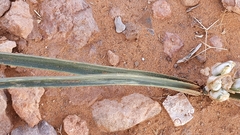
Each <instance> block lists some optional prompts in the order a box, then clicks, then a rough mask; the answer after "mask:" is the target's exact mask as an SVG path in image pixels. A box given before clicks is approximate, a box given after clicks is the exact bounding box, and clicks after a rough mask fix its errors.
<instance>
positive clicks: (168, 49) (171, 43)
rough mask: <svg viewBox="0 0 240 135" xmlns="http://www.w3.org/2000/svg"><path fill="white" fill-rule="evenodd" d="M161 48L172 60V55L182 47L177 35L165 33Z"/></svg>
mask: <svg viewBox="0 0 240 135" xmlns="http://www.w3.org/2000/svg"><path fill="white" fill-rule="evenodd" d="M163 47H164V53H166V54H167V55H168V56H169V57H170V58H172V56H173V54H175V53H176V52H177V51H178V50H179V49H180V48H182V47H183V41H182V40H181V38H180V37H179V36H178V35H177V34H174V33H170V32H166V34H165V37H164V41H163Z"/></svg>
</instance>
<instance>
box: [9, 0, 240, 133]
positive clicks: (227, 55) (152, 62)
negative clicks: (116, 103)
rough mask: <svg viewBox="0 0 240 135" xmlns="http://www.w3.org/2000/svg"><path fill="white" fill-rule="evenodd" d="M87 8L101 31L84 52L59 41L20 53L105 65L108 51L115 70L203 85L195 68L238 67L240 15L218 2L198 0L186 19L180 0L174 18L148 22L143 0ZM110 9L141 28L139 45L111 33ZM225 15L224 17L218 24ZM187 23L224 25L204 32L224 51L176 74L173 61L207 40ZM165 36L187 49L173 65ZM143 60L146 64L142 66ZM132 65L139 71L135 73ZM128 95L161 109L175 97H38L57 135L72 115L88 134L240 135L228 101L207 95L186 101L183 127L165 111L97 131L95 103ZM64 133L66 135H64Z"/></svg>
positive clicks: (155, 93)
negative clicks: (189, 111) (188, 110)
mask: <svg viewBox="0 0 240 135" xmlns="http://www.w3.org/2000/svg"><path fill="white" fill-rule="evenodd" d="M39 2H41V1H39ZM87 2H88V3H89V4H90V6H91V7H92V10H93V16H94V18H95V20H96V22H97V25H98V27H99V32H97V33H95V34H93V35H92V36H91V39H90V40H89V41H88V43H87V45H85V46H84V47H83V48H81V49H74V48H71V47H72V46H68V45H66V44H61V43H59V42H56V43H54V41H47V40H41V41H38V42H35V41H31V40H29V41H28V46H27V47H25V48H24V49H23V51H21V52H22V53H24V54H32V55H37V56H47V57H56V58H60V59H67V60H74V61H80V62H88V63H95V64H101V65H109V66H110V63H109V62H108V58H107V52H108V50H112V51H113V52H114V53H115V54H117V55H118V56H119V57H120V62H119V64H118V65H117V67H122V68H129V69H140V70H145V71H153V72H157V73H164V74H168V75H173V76H177V77H182V78H186V79H189V80H191V81H193V82H197V83H198V84H199V85H204V84H205V82H206V79H207V77H205V76H203V75H202V74H200V72H199V71H200V69H202V68H205V67H211V66H212V65H213V64H215V63H216V62H223V61H227V60H234V61H238V60H239V57H240V52H239V42H240V38H239V35H240V32H239V31H240V15H238V14H236V13H228V12H227V13H223V12H224V7H223V6H222V3H221V1H220V0H201V3H200V4H199V7H197V8H196V9H194V10H193V11H191V12H189V13H186V9H187V7H185V6H183V5H182V4H181V2H180V0H168V2H169V4H170V5H171V10H172V16H171V17H170V18H167V19H164V20H158V19H155V18H153V17H152V10H151V7H152V4H148V3H147V0H141V1H139V0H125V1H122V0H111V1H110V0H87ZM112 7H118V8H119V9H120V10H121V12H122V13H123V16H122V20H123V22H124V23H127V22H130V23H134V24H136V25H139V27H140V28H141V29H140V31H139V38H138V39H137V40H136V41H134V40H131V41H129V40H126V39H125V36H124V34H117V33H116V32H115V26H114V20H113V19H112V18H111V16H110V15H109V13H110V10H111V8H112ZM38 8H39V7H38V4H36V5H31V10H33V9H38ZM146 13H150V14H149V15H150V17H151V19H152V28H153V29H154V32H155V35H151V34H150V33H149V32H148V31H147V29H146V27H145V26H143V25H142V24H141V23H140V22H139V19H140V18H141V17H142V16H143V15H145V14H146ZM32 14H33V15H35V14H34V13H33V12H32ZM223 15H224V18H223V19H222V16H223ZM192 17H196V18H198V19H199V20H201V21H202V23H203V24H204V25H205V26H209V25H210V24H211V23H213V22H215V21H216V20H217V19H220V20H221V19H222V22H221V23H217V25H215V26H214V27H213V28H212V29H211V30H210V31H209V34H208V37H209V38H211V37H212V36H215V35H217V36H219V37H220V38H221V39H222V42H223V47H224V48H226V49H227V51H221V52H218V51H216V50H214V49H211V50H209V51H207V60H206V62H205V63H201V62H199V61H198V60H197V59H191V60H190V61H188V62H186V63H182V64H179V66H178V67H174V64H175V62H176V61H177V60H178V59H180V58H182V57H184V56H185V55H187V54H188V52H189V51H190V50H191V49H192V48H194V47H196V46H197V45H198V44H199V43H200V42H201V41H204V38H202V39H199V38H196V39H195V38H194V36H195V34H194V32H197V31H198V32H199V33H203V34H204V31H203V30H202V29H200V28H199V27H198V26H199V25H198V24H197V23H196V22H195V21H194V20H193V18H192ZM43 19H44V18H43ZM223 29H225V31H226V33H225V34H221V33H222V31H223ZM165 32H171V33H176V34H178V35H179V36H180V38H181V39H182V40H183V42H184V46H183V47H182V48H181V49H180V50H179V51H177V53H175V54H173V57H172V58H168V57H167V55H166V54H165V53H164V52H163V50H164V49H163V43H162V41H163V38H164V35H165ZM43 36H44V35H43ZM208 42H209V41H208ZM46 46H47V47H46ZM93 47H95V48H96V50H95V52H94V55H90V53H89V52H90V50H91V48H93ZM202 49H203V48H202ZM142 58H144V59H145V60H144V61H142ZM135 62H138V63H139V64H138V65H137V66H135ZM5 73H6V74H7V76H8V77H10V76H39V75H46V76H51V75H58V73H54V72H49V71H43V70H32V69H31V70H30V69H27V70H25V69H23V68H17V69H14V68H13V69H11V68H8V69H7V70H6V71H5ZM131 93H141V94H143V95H145V96H148V97H150V98H152V99H153V100H155V101H158V102H159V103H160V104H161V103H162V102H163V100H164V99H165V98H166V97H167V95H173V94H174V93H176V92H174V91H172V90H168V89H160V88H152V87H133V86H106V87H77V88H46V92H45V94H44V95H43V97H42V98H41V102H40V112H41V115H42V117H43V119H45V120H46V121H47V122H48V123H50V124H51V125H53V126H54V127H55V129H58V128H59V127H60V126H61V124H62V121H63V119H64V118H65V117H66V116H67V115H72V114H76V115H78V116H79V117H81V118H82V119H84V120H86V122H87V125H88V128H89V131H90V134H91V135H126V134H129V135H163V134H164V135H168V134H173V135H174V134H176V135H179V134H181V135H191V134H240V133H239V132H240V128H239V124H240V113H239V111H240V108H239V107H238V106H237V105H236V104H235V103H233V102H231V101H226V102H221V103H219V102H214V101H212V100H211V99H209V98H208V97H206V96H199V97H194V96H188V99H189V101H190V102H191V104H192V105H193V107H194V108H195V113H194V118H193V119H192V120H191V121H190V122H189V123H187V124H186V125H184V126H181V127H174V125H173V123H172V121H171V119H170V117H169V116H168V114H167V112H166V111H165V110H164V109H163V110H162V112H161V113H160V114H159V115H157V116H155V117H154V118H151V119H148V120H146V121H145V122H142V123H140V124H138V125H136V126H134V127H133V128H130V129H128V130H125V131H119V132H114V133H105V132H102V131H101V130H99V128H98V127H97V125H96V123H95V122H94V120H93V118H92V115H91V105H92V104H93V103H94V102H95V101H100V100H102V99H120V98H121V97H123V96H126V95H129V94H131ZM10 104H11V102H9V105H8V109H7V113H8V114H9V115H10V116H11V120H12V121H13V124H14V127H18V126H19V125H21V124H24V121H22V120H21V119H20V118H19V117H18V116H17V114H15V112H14V111H13V109H12V108H11V107H10ZM62 134H63V135H66V133H65V132H64V131H63V130H62Z"/></svg>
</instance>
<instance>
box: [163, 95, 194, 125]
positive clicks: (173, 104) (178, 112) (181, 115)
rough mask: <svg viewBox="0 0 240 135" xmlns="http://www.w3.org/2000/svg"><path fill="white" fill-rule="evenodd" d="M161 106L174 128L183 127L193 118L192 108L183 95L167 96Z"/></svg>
mask: <svg viewBox="0 0 240 135" xmlns="http://www.w3.org/2000/svg"><path fill="white" fill-rule="evenodd" d="M162 104H163V107H164V108H165V109H166V111H167V113H168V114H169V116H170V118H171V119H172V121H173V123H174V125H175V126H176V127H177V126H182V125H185V124H186V123H188V122H189V121H190V120H191V119H192V118H193V113H194V108H193V106H192V105H191V103H190V102H189V101H188V99H187V97H186V96H185V95H184V94H183V93H178V94H176V95H174V96H167V98H166V99H165V100H164V102H163V103H162Z"/></svg>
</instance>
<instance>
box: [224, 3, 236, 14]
mask: <svg viewBox="0 0 240 135" xmlns="http://www.w3.org/2000/svg"><path fill="white" fill-rule="evenodd" d="M222 4H223V6H224V7H225V8H226V9H227V10H228V11H229V12H231V11H232V12H235V13H237V14H240V0H222Z"/></svg>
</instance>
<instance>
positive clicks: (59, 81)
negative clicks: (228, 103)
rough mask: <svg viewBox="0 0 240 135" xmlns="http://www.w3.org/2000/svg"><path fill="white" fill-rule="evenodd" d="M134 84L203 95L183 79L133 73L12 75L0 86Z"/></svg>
mask: <svg viewBox="0 0 240 135" xmlns="http://www.w3.org/2000/svg"><path fill="white" fill-rule="evenodd" d="M102 85H104V86H105V85H133V86H152V87H161V88H168V89H172V90H175V91H178V92H183V93H186V94H190V95H195V96H196V95H201V93H200V92H198V91H195V90H197V89H198V88H199V87H198V86H197V85H194V84H189V83H186V82H182V81H176V80H170V79H165V78H157V77H150V76H142V75H131V74H93V75H84V76H65V77H63V76H58V77H11V78H2V79H0V88H9V87H54V86H58V87H64V86H68V87H71V86H102Z"/></svg>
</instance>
